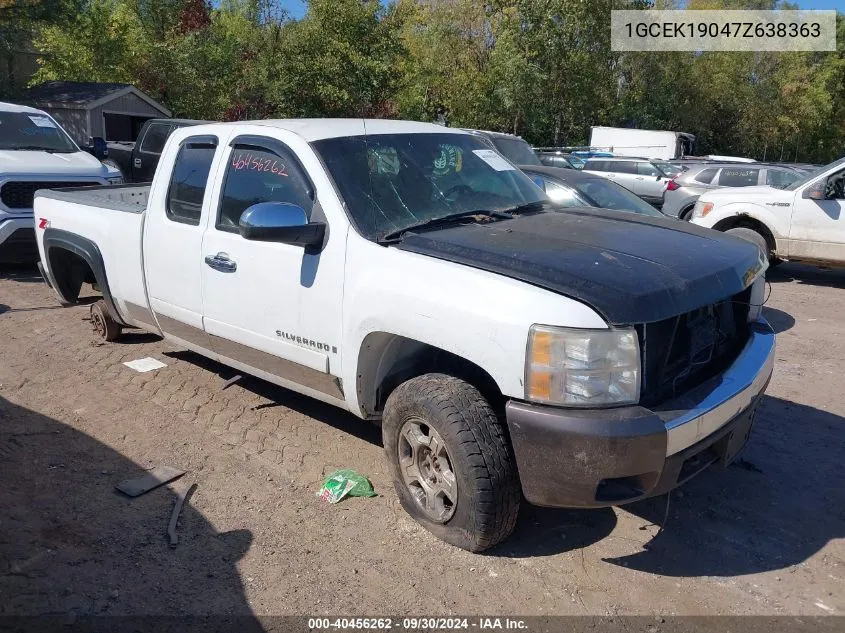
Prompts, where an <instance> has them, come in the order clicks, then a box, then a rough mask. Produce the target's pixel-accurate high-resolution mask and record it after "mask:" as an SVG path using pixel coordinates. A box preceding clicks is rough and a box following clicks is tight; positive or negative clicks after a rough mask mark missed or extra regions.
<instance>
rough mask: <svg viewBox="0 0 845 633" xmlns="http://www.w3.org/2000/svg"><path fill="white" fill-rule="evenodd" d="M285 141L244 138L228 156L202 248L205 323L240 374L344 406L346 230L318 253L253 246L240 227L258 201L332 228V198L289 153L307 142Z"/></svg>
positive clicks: (269, 245)
mask: <svg viewBox="0 0 845 633" xmlns="http://www.w3.org/2000/svg"><path fill="white" fill-rule="evenodd" d="M279 135H280V136H281V137H283V138H281V139H280V138H270V137H263V136H256V135H248V136H247V135H241V136H237V137H235V138H234V139H233V140H232V141H231V143H230V147H228V148H226V149H227V151H228V156H227V157H225V158H224V161H223V165H222V169H223V171H224V173H223V177H222V179H221V180H222V185H219V186H218V188H219V191H218V194H217V198H216V200H217V204H216V205H215V207H214V208H213V209H212V213H213V214H214V215H213V216H212V218H210V222H209V225H208V228H207V229H206V232H205V235H204V237H203V243H202V255H203V262H202V266H201V267H202V271H203V272H202V292H203V325H204V327H205V331H206V332H207V333H208V335H209V337H210V339H211V345H212V349H213V350H214V351H215V352H217V353H218V354H220V355H221V356H222V357H224V358H225V359H229V360H230V361H234V362H232V363H231V364H232V365H234V366H235V367H239V368H240V366H243V369H244V370H246V371H250V372H251V373H255V374H257V375H258V376H260V377H262V378H266V379H269V380H272V381H273V382H276V383H277V384H282V385H284V386H290V387H292V388H297V386H304V387H306V388H308V389H310V390H312V391H313V392H315V393H310V392H308V391H306V393H309V395H314V396H315V397H320V396H319V395H317V394H318V393H319V394H326V395H329V396H332V397H334V398H341V397H342V391H341V390H340V387H339V381H338V380H337V379H336V378H335V377H337V376H339V375H340V361H341V312H340V309H339V304H340V298H341V297H342V296H343V288H342V284H343V268H344V265H343V260H344V257H345V248H346V240H345V236H344V234H343V232H342V231H340V230H338V231H336V233H335V234H334V235H330V236H329V237H328V238H327V240H326V241H325V242H324V246H323V248H322V250H320V251H319V252H314V251H312V250H310V249H309V250H308V251H306V249H305V248H304V247H303V246H296V245H291V244H284V243H279V242H269V241H254V240H247V239H245V238H243V237H242V236H241V234H240V232H239V228H238V222H239V220H240V216H241V215H242V214H243V212H244V211H245V210H246V209H247V208H249V207H250V206H251V205H253V204H256V203H259V202H283V203H289V204H294V205H296V206H299V207H302V209H304V210H305V213H306V215H307V217H308V218H309V220H311V219H319V220H320V221H325V218H324V217H323V214H322V210H321V208H320V203H319V199H320V196H331V195H334V194H333V192H331V191H319V190H317V189H316V188H315V186H314V184H313V182H312V180H311V178H310V177H309V175H308V173H307V172H306V170H305V168H304V167H303V166H302V163H301V162H300V160H299V159H298V158H297V155H296V153H295V152H294V151H293V150H292V149H291V145H292V144H293V143H295V142H298V143H300V144H303V145H304V141H301V140H300V139H298V138H297V137H294V136H293V135H292V134H289V133H286V132H280V133H279ZM288 137H290V138H288ZM289 143H290V144H289ZM305 149H306V150H307V146H306V148H305ZM335 228H336V227H335ZM297 390H299V391H302V389H297Z"/></svg>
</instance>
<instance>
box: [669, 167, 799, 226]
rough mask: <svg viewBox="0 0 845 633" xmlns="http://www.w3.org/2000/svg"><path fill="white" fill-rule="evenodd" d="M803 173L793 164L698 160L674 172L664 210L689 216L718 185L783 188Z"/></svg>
mask: <svg viewBox="0 0 845 633" xmlns="http://www.w3.org/2000/svg"><path fill="white" fill-rule="evenodd" d="M802 176H803V173H802V171H801V170H799V169H796V168H794V167H785V166H780V165H767V164H764V163H753V164H748V163H700V164H698V165H690V166H688V168H687V169H686V170H685V171H684V172H682V173H681V174H678V175H677V176H675V177H674V178H673V179H672V180H671V181H670V182H669V183H668V185H667V187H666V192H665V193H664V194H663V208H662V210H663V213H665V214H666V215H671V216H674V217H676V218H681V219H682V220H689V219H690V215H691V214H692V208H693V207H694V206H695V201H696V200H698V197H699V196H700V195H701V194H703V193H704V192H705V191H710V190H711V189H717V188H720V187H751V186H754V185H770V186H772V187H777V188H779V189H782V188H783V187H786V186H788V185H790V184H792V183H793V182H795V181H796V180H798V179H799V178H801V177H802Z"/></svg>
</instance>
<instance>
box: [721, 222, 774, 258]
mask: <svg viewBox="0 0 845 633" xmlns="http://www.w3.org/2000/svg"><path fill="white" fill-rule="evenodd" d="M725 232H726V233H727V234H728V235H733V236H734V237H738V238H740V239H742V240H745V241H746V242H751V243H752V244H756V245H757V248H759V249H760V251H761V252H762V253H763V255H764V256H765V257H766V259H767V260H769V261H771V260H772V259H773V258H772V254H771V252H770V251H769V245H768V243H767V242H766V238H765V237H763V236H762V235H760V233H758V232H757V231H755V230H754V229H749V228H746V227H744V226H739V227H737V228H735V229H728V230H727V231H725Z"/></svg>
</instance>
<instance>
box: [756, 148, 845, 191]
mask: <svg viewBox="0 0 845 633" xmlns="http://www.w3.org/2000/svg"><path fill="white" fill-rule="evenodd" d="M840 165H845V156H843V157H842V158H839V159H837V160H835V161H833V162H832V163H828V164H827V165H825V166H824V167H819V168H818V169H814V170H813V171H811V172H810V173H809V174H807V175H806V176H804V177H803V178H799V179H798V180H796V181H795V182H793V183H792V184H789V185H787V186H786V187H784V188H783V189H780V191H797V190H798V189H800V188H801V187H803V186H804V185H807V184H810V183H811V182H813V181H814V180H815V179H816V178H819V177H821V176H824V175H825V173H827V172H828V171H830V170H831V169H834V168H835V167H839V166H840ZM769 186H771V185H769ZM774 188H775V189H777V187H774Z"/></svg>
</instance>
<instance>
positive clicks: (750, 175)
mask: <svg viewBox="0 0 845 633" xmlns="http://www.w3.org/2000/svg"><path fill="white" fill-rule="evenodd" d="M759 175H760V170H759V169H758V168H749V167H723V168H722V171H721V173H720V174H719V184H720V185H721V186H723V187H751V186H753V185H756V184H757V178H758V177H759Z"/></svg>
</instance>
